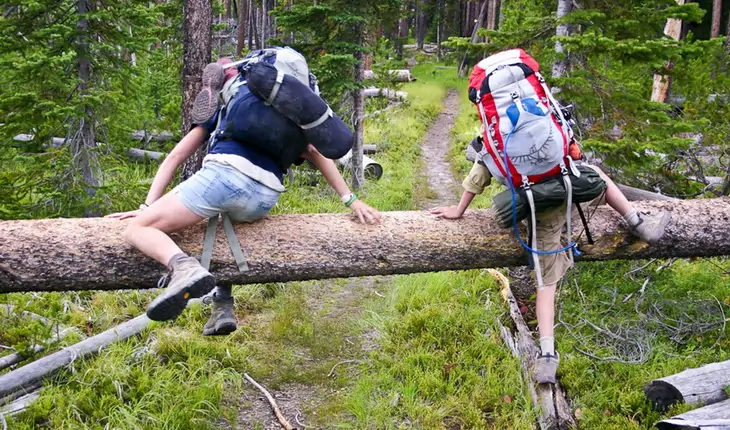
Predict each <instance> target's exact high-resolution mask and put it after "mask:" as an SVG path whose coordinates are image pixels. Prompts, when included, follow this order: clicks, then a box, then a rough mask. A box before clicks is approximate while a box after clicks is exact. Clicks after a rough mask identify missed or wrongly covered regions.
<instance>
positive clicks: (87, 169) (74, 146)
mask: <svg viewBox="0 0 730 430" xmlns="http://www.w3.org/2000/svg"><path fill="white" fill-rule="evenodd" d="M92 7H93V6H92V4H91V3H90V2H89V1H88V0H78V1H77V2H76V13H77V14H78V21H77V22H76V31H77V33H78V35H77V39H76V55H77V58H78V59H77V62H76V69H77V70H76V71H77V77H78V79H79V87H78V94H79V97H80V98H81V100H82V103H81V107H82V109H83V112H82V113H80V115H79V116H78V118H75V119H73V120H72V121H71V124H70V125H69V129H68V133H67V135H66V144H67V145H68V147H69V150H70V152H71V159H72V160H73V167H74V169H75V171H76V172H77V173H79V174H80V175H81V179H82V181H83V183H84V185H85V191H86V194H87V195H88V196H89V197H94V196H95V195H96V188H97V187H98V186H99V185H100V184H101V179H100V176H101V169H100V167H99V160H98V159H97V156H96V151H95V149H94V148H95V147H96V127H95V126H94V122H95V120H96V119H95V118H94V110H93V108H92V107H91V105H89V104H87V103H83V99H84V98H87V97H89V95H90V94H89V90H90V87H91V58H90V55H91V54H90V52H89V39H90V38H91V35H90V34H89V20H88V19H87V18H86V14H87V13H88V12H90V11H91V9H92ZM84 215H85V216H98V215H99V211H98V208H95V207H93V206H89V207H88V208H87V209H86V210H85V212H84Z"/></svg>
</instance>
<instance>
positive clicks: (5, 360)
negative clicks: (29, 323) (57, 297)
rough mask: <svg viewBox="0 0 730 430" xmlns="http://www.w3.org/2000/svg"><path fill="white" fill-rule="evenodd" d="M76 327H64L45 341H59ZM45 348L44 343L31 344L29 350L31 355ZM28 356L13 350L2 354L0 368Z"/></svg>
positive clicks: (48, 342)
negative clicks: (10, 352)
mask: <svg viewBox="0 0 730 430" xmlns="http://www.w3.org/2000/svg"><path fill="white" fill-rule="evenodd" d="M75 331H77V329H76V328H75V327H71V328H66V329H63V330H61V331H60V332H59V333H56V334H55V335H54V336H53V337H52V338H50V339H48V340H47V341H46V342H45V343H46V344H52V343H56V342H58V341H60V340H61V339H63V338H64V337H66V336H67V335H68V334H69V333H72V332H75ZM45 349H46V347H45V346H44V345H38V344H36V345H33V346H32V347H31V350H32V351H33V355H35V354H38V353H39V352H43V351H44V350H45ZM27 358H29V357H28V356H27V355H25V354H21V353H19V352H14V353H12V354H8V355H4V356H2V357H0V370H3V369H6V368H8V367H10V366H13V365H15V364H18V363H20V362H21V361H23V360H25V359H27Z"/></svg>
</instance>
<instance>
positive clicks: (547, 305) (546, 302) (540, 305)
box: [535, 284, 556, 338]
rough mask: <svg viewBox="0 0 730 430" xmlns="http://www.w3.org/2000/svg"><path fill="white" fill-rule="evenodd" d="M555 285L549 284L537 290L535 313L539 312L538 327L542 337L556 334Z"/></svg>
mask: <svg viewBox="0 0 730 430" xmlns="http://www.w3.org/2000/svg"><path fill="white" fill-rule="evenodd" d="M555 287H556V284H548V285H545V288H543V289H542V290H537V298H536V299H535V313H536V314H537V329H538V332H539V333H540V337H541V338H543V337H553V334H554V330H553V327H554V326H555Z"/></svg>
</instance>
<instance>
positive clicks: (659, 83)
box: [651, 0, 685, 103]
mask: <svg viewBox="0 0 730 430" xmlns="http://www.w3.org/2000/svg"><path fill="white" fill-rule="evenodd" d="M676 1H677V4H684V3H685V0H676ZM664 34H665V35H667V36H669V37H671V38H672V39H674V40H679V39H680V38H681V37H682V20H681V19H676V18H669V19H668V20H667V23H666V24H665V25H664ZM673 68H674V64H673V63H672V62H671V61H668V62H667V64H666V65H665V66H664V70H665V71H667V72H670V71H672V69H673ZM670 83H671V78H670V76H669V75H661V74H656V73H655V74H654V84H653V85H652V89H651V101H653V102H659V103H664V102H665V101H666V100H667V94H668V93H669V84H670Z"/></svg>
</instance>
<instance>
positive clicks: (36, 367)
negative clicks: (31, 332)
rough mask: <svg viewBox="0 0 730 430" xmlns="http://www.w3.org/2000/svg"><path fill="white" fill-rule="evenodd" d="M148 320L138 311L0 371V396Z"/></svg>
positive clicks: (140, 327) (137, 328)
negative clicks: (94, 331)
mask: <svg viewBox="0 0 730 430" xmlns="http://www.w3.org/2000/svg"><path fill="white" fill-rule="evenodd" d="M149 323H150V320H149V318H147V315H140V316H138V317H137V318H134V319H132V320H129V321H127V322H125V323H122V324H120V325H118V326H117V327H114V328H111V329H109V330H107V331H105V332H103V333H100V334H98V335H96V336H93V337H90V338H88V339H86V340H83V341H81V342H79V343H77V344H75V345H71V346H69V347H66V348H64V349H62V350H60V351H58V352H54V353H53V354H50V355H47V356H45V357H43V358H40V359H38V360H36V361H34V362H32V363H29V364H26V365H25V366H23V367H21V368H18V369H15V370H13V371H11V372H8V373H6V374H4V375H0V398H3V397H5V396H7V395H9V394H11V393H13V392H15V391H18V390H21V389H24V388H26V387H28V386H30V385H31V384H33V383H35V382H36V381H39V380H40V379H42V378H45V377H46V376H49V375H51V374H53V373H55V372H56V371H57V370H59V369H61V368H63V367H66V366H67V365H69V364H71V363H73V362H74V361H75V360H76V359H77V358H82V357H86V356H87V355H90V354H96V353H97V352H99V351H100V350H101V349H102V348H104V347H105V346H107V345H109V344H111V343H114V342H117V341H120V340H124V339H126V338H128V337H130V336H134V335H136V334H137V333H139V332H141V331H142V330H144V329H145V327H147V325H148V324H149Z"/></svg>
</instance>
